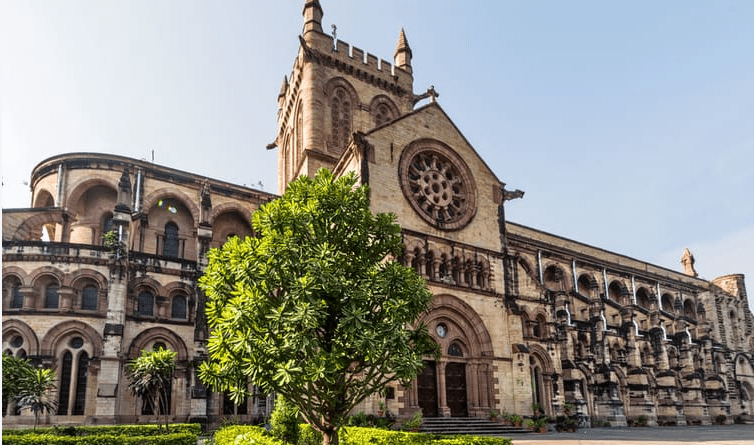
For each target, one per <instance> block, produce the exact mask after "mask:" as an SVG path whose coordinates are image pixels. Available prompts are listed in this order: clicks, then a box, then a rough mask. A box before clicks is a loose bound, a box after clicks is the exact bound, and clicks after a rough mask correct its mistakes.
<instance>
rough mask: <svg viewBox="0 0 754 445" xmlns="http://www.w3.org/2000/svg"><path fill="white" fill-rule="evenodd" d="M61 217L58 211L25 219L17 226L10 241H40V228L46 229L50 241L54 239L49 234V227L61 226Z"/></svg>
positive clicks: (62, 222) (42, 213)
mask: <svg viewBox="0 0 754 445" xmlns="http://www.w3.org/2000/svg"><path fill="white" fill-rule="evenodd" d="M63 224H64V221H63V215H62V214H61V213H60V212H58V211H49V212H39V213H36V214H35V215H34V216H30V217H29V218H26V219H25V220H24V221H23V222H22V223H21V224H19V225H18V227H17V228H16V231H15V232H13V236H12V237H11V240H13V241H41V240H42V227H48V234H49V235H50V240H51V241H52V240H53V239H54V237H55V236H54V235H55V234H54V230H53V233H49V227H53V228H54V226H55V225H61V226H62V225H63Z"/></svg>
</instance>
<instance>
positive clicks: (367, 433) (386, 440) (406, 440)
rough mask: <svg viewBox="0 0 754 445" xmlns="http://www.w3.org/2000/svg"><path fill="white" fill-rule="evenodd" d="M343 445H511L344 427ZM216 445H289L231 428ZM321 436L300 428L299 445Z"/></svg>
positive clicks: (314, 444) (257, 431) (254, 430)
mask: <svg viewBox="0 0 754 445" xmlns="http://www.w3.org/2000/svg"><path fill="white" fill-rule="evenodd" d="M338 438H339V440H340V445H511V443H512V442H511V439H507V438H504V437H477V436H443V435H438V434H427V433H408V432H405V431H390V430H380V429H376V428H359V427H344V428H342V429H341V430H340V433H339V434H338ZM214 440H215V441H214V445H250V444H254V445H286V444H285V443H284V442H281V441H279V440H278V439H275V438H274V437H272V436H270V434H269V433H267V432H265V431H264V429H263V428H260V427H252V426H240V425H239V426H232V427H228V428H223V429H221V430H218V431H217V432H216V433H215V437H214ZM321 443H322V435H321V434H319V433H318V432H317V431H315V430H314V429H313V428H311V427H310V426H309V425H302V426H301V435H300V438H299V442H298V445H320V444H321Z"/></svg>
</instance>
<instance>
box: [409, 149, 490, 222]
mask: <svg viewBox="0 0 754 445" xmlns="http://www.w3.org/2000/svg"><path fill="white" fill-rule="evenodd" d="M399 169H400V170H399V176H400V181H401V189H402V190H403V194H404V195H405V196H406V199H408V201H409V202H410V203H411V206H412V207H413V208H414V210H415V211H416V213H418V214H419V216H420V217H421V218H422V219H423V220H424V221H426V222H427V223H429V224H430V225H432V226H434V227H437V228H438V229H443V230H457V229H460V228H462V227H464V226H465V225H466V224H468V223H469V221H471V219H472V218H473V217H474V214H475V213H476V187H475V185H474V179H473V176H472V175H471V171H470V170H469V167H468V166H467V165H466V163H465V162H464V161H463V160H462V159H461V157H460V156H458V154H457V153H456V152H455V151H453V150H452V149H451V148H450V147H448V146H446V145H445V144H443V143H441V142H439V141H435V140H431V139H421V140H418V141H414V142H412V143H411V144H409V146H408V147H407V148H406V149H405V150H404V151H403V154H402V155H401V161H400V167H399Z"/></svg>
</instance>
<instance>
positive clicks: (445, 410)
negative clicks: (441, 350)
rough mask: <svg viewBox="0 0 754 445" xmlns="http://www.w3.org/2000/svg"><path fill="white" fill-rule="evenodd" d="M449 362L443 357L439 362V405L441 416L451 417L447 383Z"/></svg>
mask: <svg viewBox="0 0 754 445" xmlns="http://www.w3.org/2000/svg"><path fill="white" fill-rule="evenodd" d="M447 364H448V361H447V359H444V358H441V359H440V360H439V361H438V362H437V406H438V411H439V414H440V417H450V408H449V407H448V394H447V387H446V384H445V366H446V365H447Z"/></svg>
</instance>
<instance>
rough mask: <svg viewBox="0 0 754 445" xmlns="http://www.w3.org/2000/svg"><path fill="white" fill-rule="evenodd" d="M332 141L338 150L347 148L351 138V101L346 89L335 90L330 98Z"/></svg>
mask: <svg viewBox="0 0 754 445" xmlns="http://www.w3.org/2000/svg"><path fill="white" fill-rule="evenodd" d="M330 113H331V119H332V123H331V125H332V141H333V143H334V144H335V146H336V147H337V148H345V147H346V145H347V144H348V141H349V139H350V137H351V99H350V97H349V95H348V93H347V92H346V90H345V88H342V87H338V88H335V89H334V90H333V92H332V95H331V96H330Z"/></svg>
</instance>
